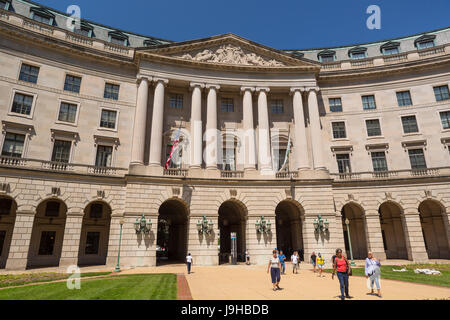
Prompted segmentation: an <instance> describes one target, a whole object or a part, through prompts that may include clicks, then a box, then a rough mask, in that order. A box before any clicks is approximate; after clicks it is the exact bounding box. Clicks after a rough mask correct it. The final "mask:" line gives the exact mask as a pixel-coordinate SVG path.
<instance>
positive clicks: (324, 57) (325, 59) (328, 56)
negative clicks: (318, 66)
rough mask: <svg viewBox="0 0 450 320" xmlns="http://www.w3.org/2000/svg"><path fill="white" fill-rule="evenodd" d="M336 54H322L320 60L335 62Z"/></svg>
mask: <svg viewBox="0 0 450 320" xmlns="http://www.w3.org/2000/svg"><path fill="white" fill-rule="evenodd" d="M333 61H334V55H322V56H320V62H333Z"/></svg>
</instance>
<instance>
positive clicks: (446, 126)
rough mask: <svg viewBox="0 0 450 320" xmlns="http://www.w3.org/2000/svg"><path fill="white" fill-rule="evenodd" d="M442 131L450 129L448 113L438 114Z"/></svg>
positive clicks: (449, 115)
mask: <svg viewBox="0 0 450 320" xmlns="http://www.w3.org/2000/svg"><path fill="white" fill-rule="evenodd" d="M440 115H441V123H442V128H443V129H450V111H443V112H440Z"/></svg>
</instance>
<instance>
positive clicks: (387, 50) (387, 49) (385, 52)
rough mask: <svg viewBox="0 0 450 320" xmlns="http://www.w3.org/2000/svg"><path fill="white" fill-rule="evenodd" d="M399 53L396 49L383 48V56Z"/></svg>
mask: <svg viewBox="0 0 450 320" xmlns="http://www.w3.org/2000/svg"><path fill="white" fill-rule="evenodd" d="M397 53H400V50H399V49H398V47H392V48H384V49H383V54H384V55H387V56H388V55H391V54H397Z"/></svg>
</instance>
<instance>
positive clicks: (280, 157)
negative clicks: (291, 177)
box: [273, 149, 289, 171]
mask: <svg viewBox="0 0 450 320" xmlns="http://www.w3.org/2000/svg"><path fill="white" fill-rule="evenodd" d="M273 155H274V157H275V159H274V163H275V166H276V170H277V171H280V169H281V167H283V164H284V160H285V158H286V149H277V150H274V153H273ZM288 169H289V168H288V166H286V168H285V170H286V171H288Z"/></svg>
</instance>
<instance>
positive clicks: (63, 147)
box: [52, 140, 72, 163]
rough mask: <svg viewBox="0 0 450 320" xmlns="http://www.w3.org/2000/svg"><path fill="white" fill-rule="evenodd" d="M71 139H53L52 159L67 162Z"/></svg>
mask: <svg viewBox="0 0 450 320" xmlns="http://www.w3.org/2000/svg"><path fill="white" fill-rule="evenodd" d="M71 147H72V142H71V141H65V140H55V143H54V145H53V153H52V161H54V162H64V163H68V162H69V160H70V149H71Z"/></svg>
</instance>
